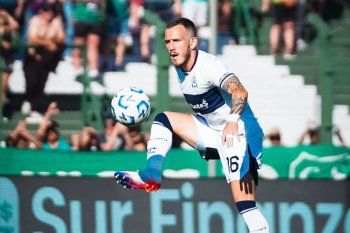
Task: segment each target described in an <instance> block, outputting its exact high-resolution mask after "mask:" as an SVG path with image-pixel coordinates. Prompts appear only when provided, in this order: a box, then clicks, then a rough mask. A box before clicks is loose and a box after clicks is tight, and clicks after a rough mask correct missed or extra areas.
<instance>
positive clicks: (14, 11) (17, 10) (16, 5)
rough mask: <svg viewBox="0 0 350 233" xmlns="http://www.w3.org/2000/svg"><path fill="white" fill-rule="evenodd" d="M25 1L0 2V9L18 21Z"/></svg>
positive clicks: (7, 0) (9, 0)
mask: <svg viewBox="0 0 350 233" xmlns="http://www.w3.org/2000/svg"><path fill="white" fill-rule="evenodd" d="M24 1H25V0H1V1H0V9H2V10H5V11H7V13H8V14H10V15H11V16H12V17H13V18H15V19H16V20H18V19H19V18H20V16H21V14H22V11H23V6H24Z"/></svg>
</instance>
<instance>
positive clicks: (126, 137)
mask: <svg viewBox="0 0 350 233" xmlns="http://www.w3.org/2000/svg"><path fill="white" fill-rule="evenodd" d="M98 138H99V141H100V143H101V148H102V150H104V151H110V150H120V149H124V148H126V149H129V150H132V149H134V144H133V141H132V139H131V136H130V134H129V130H128V128H127V127H126V126H124V125H122V124H120V123H117V122H116V121H115V120H114V119H106V120H105V122H104V132H103V133H102V134H100V135H99V136H98Z"/></svg>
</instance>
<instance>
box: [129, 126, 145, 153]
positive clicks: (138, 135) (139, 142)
mask: <svg viewBox="0 0 350 233" xmlns="http://www.w3.org/2000/svg"><path fill="white" fill-rule="evenodd" d="M129 134H130V137H131V140H132V143H133V145H134V150H137V151H145V150H146V149H147V141H148V137H147V136H145V135H143V134H142V132H141V126H140V125H136V126H132V127H129Z"/></svg>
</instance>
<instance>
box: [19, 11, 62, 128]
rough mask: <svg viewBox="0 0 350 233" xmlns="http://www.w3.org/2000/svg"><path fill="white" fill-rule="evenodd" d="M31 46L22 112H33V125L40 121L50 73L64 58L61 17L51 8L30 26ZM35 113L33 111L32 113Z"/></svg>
mask: <svg viewBox="0 0 350 233" xmlns="http://www.w3.org/2000/svg"><path fill="white" fill-rule="evenodd" d="M28 32H29V34H28V43H29V44H30V45H32V46H35V47H29V48H28V49H27V53H26V56H25V60H24V65H23V71H24V77H25V80H26V94H25V100H26V101H25V102H24V103H23V105H22V112H23V113H31V118H30V120H31V121H32V122H33V123H36V122H40V121H41V119H42V115H41V114H39V113H38V112H39V111H40V107H41V105H42V101H43V95H44V88H45V84H46V81H47V78H48V76H49V73H50V72H54V71H55V69H56V67H57V64H58V62H59V61H60V59H61V55H62V51H63V48H64V46H63V44H64V41H65V33H64V28H63V22H62V18H61V16H59V15H58V16H54V12H53V9H52V6H51V5H48V4H46V5H44V6H43V8H42V9H40V11H39V13H38V14H37V15H36V16H34V17H33V18H32V19H31V20H30V23H29V31H28ZM32 110H33V112H31V111H32Z"/></svg>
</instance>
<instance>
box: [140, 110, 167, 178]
mask: <svg viewBox="0 0 350 233" xmlns="http://www.w3.org/2000/svg"><path fill="white" fill-rule="evenodd" d="M172 130H173V129H172V127H171V125H170V122H169V119H168V117H167V116H166V115H165V114H164V113H160V114H158V115H157V116H156V117H155V119H154V121H153V124H152V127H151V135H150V139H149V140H148V143H147V167H146V168H145V169H144V170H142V171H140V172H139V174H140V176H142V178H143V180H147V179H149V178H152V179H153V180H156V181H157V182H160V179H161V172H162V167H163V163H164V158H165V156H166V154H167V153H168V151H169V150H170V148H171V144H172V141H173V133H172Z"/></svg>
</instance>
